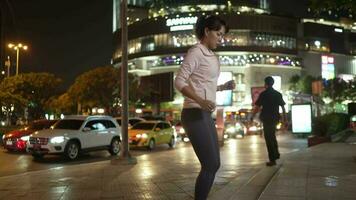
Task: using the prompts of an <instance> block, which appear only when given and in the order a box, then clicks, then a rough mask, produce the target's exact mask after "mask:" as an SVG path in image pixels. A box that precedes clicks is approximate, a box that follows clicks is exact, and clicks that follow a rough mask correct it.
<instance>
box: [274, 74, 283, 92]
mask: <svg viewBox="0 0 356 200" xmlns="http://www.w3.org/2000/svg"><path fill="white" fill-rule="evenodd" d="M272 78H273V80H274V84H273V88H274V89H275V90H278V91H281V88H282V78H281V77H280V76H272Z"/></svg>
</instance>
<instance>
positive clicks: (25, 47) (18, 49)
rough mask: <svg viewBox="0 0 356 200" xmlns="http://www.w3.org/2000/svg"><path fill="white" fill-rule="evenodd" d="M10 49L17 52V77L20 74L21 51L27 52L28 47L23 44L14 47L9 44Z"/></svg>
mask: <svg viewBox="0 0 356 200" xmlns="http://www.w3.org/2000/svg"><path fill="white" fill-rule="evenodd" d="M8 47H9V48H10V49H14V50H16V76H17V75H18V74H19V57H20V49H22V50H27V49H28V47H27V46H26V45H23V44H21V43H19V44H17V45H14V44H11V43H10V44H9V45H8Z"/></svg>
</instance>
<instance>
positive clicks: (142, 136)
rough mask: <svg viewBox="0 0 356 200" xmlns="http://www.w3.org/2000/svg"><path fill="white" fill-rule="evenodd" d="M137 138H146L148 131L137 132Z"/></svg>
mask: <svg viewBox="0 0 356 200" xmlns="http://www.w3.org/2000/svg"><path fill="white" fill-rule="evenodd" d="M136 138H144V139H146V138H148V135H147V133H142V134H137V135H136Z"/></svg>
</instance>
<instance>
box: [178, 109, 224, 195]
mask: <svg viewBox="0 0 356 200" xmlns="http://www.w3.org/2000/svg"><path fill="white" fill-rule="evenodd" d="M182 125H183V128H184V129H185V131H186V133H187V134H188V137H189V140H190V141H191V143H192V146H193V148H194V151H195V154H196V155H197V157H198V159H199V161H200V164H201V170H200V173H199V175H198V177H197V179H196V182H195V199H196V200H205V199H207V197H208V194H209V191H210V188H211V186H212V185H213V182H214V178H215V174H216V172H217V171H218V169H219V167H220V152H219V145H218V138H217V132H216V128H215V123H214V121H213V118H212V117H211V113H210V112H208V111H204V110H202V109H199V108H185V109H183V111H182Z"/></svg>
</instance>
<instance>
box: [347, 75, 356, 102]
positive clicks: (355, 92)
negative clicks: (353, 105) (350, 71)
mask: <svg viewBox="0 0 356 200" xmlns="http://www.w3.org/2000/svg"><path fill="white" fill-rule="evenodd" d="M344 95H345V100H349V101H352V102H356V76H355V77H354V79H353V80H351V81H349V82H348V83H347V87H346V89H345V92H344Z"/></svg>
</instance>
